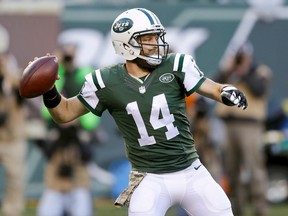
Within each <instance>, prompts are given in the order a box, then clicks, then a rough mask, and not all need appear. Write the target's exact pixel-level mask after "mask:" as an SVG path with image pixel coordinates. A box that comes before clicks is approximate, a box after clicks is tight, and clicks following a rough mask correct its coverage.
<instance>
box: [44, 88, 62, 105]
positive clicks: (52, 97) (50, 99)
mask: <svg viewBox="0 0 288 216" xmlns="http://www.w3.org/2000/svg"><path fill="white" fill-rule="evenodd" d="M43 101H44V105H45V106H46V107H47V108H49V109H52V108H54V107H56V106H58V104H59V103H60V101H61V95H60V94H59V92H58V91H57V88H56V86H55V85H54V86H53V88H52V89H50V90H49V91H48V92H46V93H44V94H43Z"/></svg>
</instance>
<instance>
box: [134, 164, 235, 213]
mask: <svg viewBox="0 0 288 216" xmlns="http://www.w3.org/2000/svg"><path fill="white" fill-rule="evenodd" d="M175 204H179V205H180V206H181V207H182V208H184V209H185V210H186V211H187V213H188V214H189V215H191V216H233V213H232V208H231V203H230V201H229V199H228V197H227V196H226V194H225V192H224V191H223V189H222V188H221V187H220V185H219V184H218V183H217V182H216V181H215V180H214V179H213V178H212V176H211V175H210V173H209V172H208V171H207V169H206V168H205V167H204V166H203V165H202V164H201V162H200V160H196V161H195V162H193V163H192V165H191V166H190V167H188V168H186V169H185V170H182V171H179V172H174V173H168V174H151V173H147V175H146V176H145V178H144V179H143V181H142V182H141V183H140V185H139V186H138V187H137V188H136V190H135V191H134V193H133V194H132V197H131V201H130V205H129V216H144V215H145V216H164V215H165V213H166V212H167V210H168V209H169V208H170V207H171V206H173V205H175Z"/></svg>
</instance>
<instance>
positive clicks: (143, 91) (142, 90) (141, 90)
mask: <svg viewBox="0 0 288 216" xmlns="http://www.w3.org/2000/svg"><path fill="white" fill-rule="evenodd" d="M139 92H140V93H141V94H144V93H145V92H146V88H145V86H140V87H139Z"/></svg>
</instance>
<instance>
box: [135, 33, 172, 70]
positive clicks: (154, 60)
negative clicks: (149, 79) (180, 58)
mask: <svg viewBox="0 0 288 216" xmlns="http://www.w3.org/2000/svg"><path fill="white" fill-rule="evenodd" d="M149 34H151V35H157V36H158V38H157V43H156V44H151V43H146V42H142V39H141V38H142V37H141V36H144V35H149ZM165 34H166V32H165V31H164V30H163V29H157V30H148V31H147V30H146V31H142V32H135V33H134V34H133V35H132V37H131V39H130V40H129V45H131V46H132V47H134V48H136V49H140V53H139V55H138V56H137V58H136V59H135V60H136V61H135V62H136V63H137V62H138V63H139V62H142V63H141V66H142V67H143V63H144V65H145V62H146V65H147V68H149V69H155V68H156V67H157V66H158V65H159V64H161V62H162V61H163V60H164V59H165V58H166V57H167V53H168V50H169V44H168V43H166V42H165V38H164V35H165ZM143 46H145V47H146V48H147V47H149V46H151V47H154V48H153V49H151V50H155V47H157V49H156V52H155V51H154V52H153V53H145V49H144V48H143ZM141 60H142V61H141ZM143 60H144V61H143Z"/></svg>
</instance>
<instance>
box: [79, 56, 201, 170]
mask: <svg viewBox="0 0 288 216" xmlns="http://www.w3.org/2000/svg"><path fill="white" fill-rule="evenodd" d="M204 80H205V76H204V74H203V73H202V72H201V71H200V70H199V69H198V67H197V65H196V63H195V61H194V59H193V58H192V56H190V55H185V54H174V53H172V54H169V55H168V57H167V58H166V59H165V60H164V61H163V62H162V63H161V64H160V65H159V66H158V67H157V68H156V69H155V70H154V71H153V72H152V73H150V74H149V75H148V76H147V77H146V78H145V80H141V79H139V78H136V77H133V76H131V75H129V74H128V73H127V71H126V69H125V65H124V64H117V65H114V66H111V67H107V68H103V69H99V70H96V71H94V72H93V73H91V74H88V75H87V76H86V81H85V83H84V85H83V87H82V90H81V91H80V93H79V95H78V98H79V100H80V101H81V102H82V103H83V104H84V105H85V106H86V107H87V108H88V109H89V110H90V111H91V112H93V113H94V114H95V115H97V116H101V114H102V113H103V112H104V111H105V110H108V111H109V113H110V114H111V115H112V116H113V118H114V120H115V122H116V124H117V125H118V127H119V130H120V132H121V133H122V136H123V138H124V141H125V147H126V154H127V157H128V159H129V161H130V162H131V164H132V168H133V169H134V170H138V171H143V172H152V173H169V172H175V171H179V170H182V169H184V168H186V167H188V166H189V165H191V163H192V162H193V161H194V160H195V159H196V158H198V155H197V152H196V149H195V144H194V140H193V137H192V135H191V133H190V125H189V121H188V119H187V117H186V103H185V97H186V96H187V95H190V94H192V93H193V92H195V91H196V90H197V89H198V88H199V86H200V85H201V84H202V83H203V82H204Z"/></svg>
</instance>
